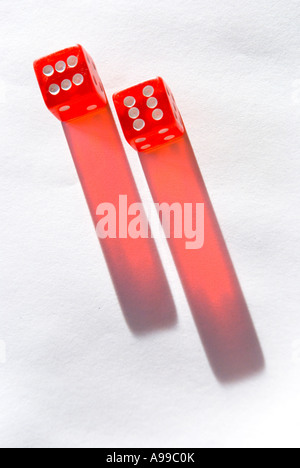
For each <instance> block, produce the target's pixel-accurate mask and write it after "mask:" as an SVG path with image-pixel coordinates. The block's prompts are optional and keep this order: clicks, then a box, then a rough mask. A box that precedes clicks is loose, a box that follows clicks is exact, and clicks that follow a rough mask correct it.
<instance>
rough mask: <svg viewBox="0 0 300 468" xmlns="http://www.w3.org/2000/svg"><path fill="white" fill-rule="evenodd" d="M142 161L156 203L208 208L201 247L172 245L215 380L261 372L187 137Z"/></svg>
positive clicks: (237, 287) (253, 334)
mask: <svg viewBox="0 0 300 468" xmlns="http://www.w3.org/2000/svg"><path fill="white" fill-rule="evenodd" d="M140 160H141V163H142V166H143V169H144V172H145V175H146V178H147V180H148V183H149V187H150V190H151V193H152V196H153V199H154V201H155V202H156V203H162V202H166V203H168V204H170V205H171V204H173V203H178V202H179V203H181V204H182V205H183V204H184V203H193V205H195V203H196V202H197V203H204V207H205V222H204V235H205V240H204V245H203V247H202V248H201V249H199V250H187V249H186V245H185V242H186V239H184V238H183V239H177V238H174V237H171V238H170V239H169V245H170V249H171V252H172V254H173V257H174V260H175V263H176V266H177V269H178V272H179V275H180V278H181V281H182V284H183V287H184V290H185V293H186V296H187V299H188V302H189V305H190V308H191V311H192V314H193V317H194V320H195V323H196V326H197V329H198V332H199V335H200V337H201V339H202V342H203V345H204V348H205V351H206V354H207V357H208V359H209V362H210V365H211V367H212V369H213V371H214V373H215V375H216V377H217V378H218V380H219V381H221V382H230V381H234V380H238V379H241V378H244V377H246V376H249V375H252V374H254V373H257V372H259V371H261V370H262V369H263V368H264V365H265V364H264V357H263V353H262V350H261V347H260V343H259V340H258V338H257V334H256V331H255V328H254V325H253V322H252V320H251V316H250V313H249V310H248V307H247V304H246V301H245V298H244V295H243V293H242V290H241V287H240V284H239V281H238V278H237V275H236V273H235V270H234V267H233V264H232V261H231V258H230V255H229V252H228V250H227V247H226V244H225V241H224V238H223V235H222V232H221V229H220V227H219V224H218V221H217V218H216V215H215V213H214V210H213V207H212V204H211V202H210V199H209V196H208V193H207V190H206V187H205V183H204V181H203V178H202V175H201V172H200V169H199V166H198V164H197V161H196V158H195V155H194V152H193V149H192V147H191V144H190V142H189V139H188V137H187V136H185V137H183V138H181V139H179V140H177V141H175V142H174V143H171V144H169V145H166V146H163V147H160V149H159V150H153V151H149V152H148V153H141V154H140ZM194 221H195V219H194Z"/></svg>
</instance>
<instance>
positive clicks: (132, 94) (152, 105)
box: [113, 78, 185, 152]
mask: <svg viewBox="0 0 300 468" xmlns="http://www.w3.org/2000/svg"><path fill="white" fill-rule="evenodd" d="M113 100H114V104H115V108H116V111H117V114H118V117H119V120H120V123H121V126H122V129H123V132H124V135H125V138H126V140H127V141H128V143H129V144H130V145H131V146H132V147H133V148H134V149H135V150H137V151H141V152H143V151H149V150H151V149H153V148H157V147H158V146H161V145H164V144H167V143H170V142H172V141H173V140H175V139H176V138H178V137H181V136H182V135H183V134H184V132H185V128H184V124H183V121H182V118H181V115H180V113H179V110H178V108H177V105H176V103H175V99H174V96H173V94H172V93H171V91H170V88H169V87H168V86H167V84H166V83H165V82H164V80H163V79H162V78H156V79H154V80H149V81H147V82H145V83H141V84H139V85H136V86H133V87H132V88H128V89H126V90H124V91H121V92H119V93H116V94H114V96H113Z"/></svg>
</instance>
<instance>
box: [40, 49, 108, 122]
mask: <svg viewBox="0 0 300 468" xmlns="http://www.w3.org/2000/svg"><path fill="white" fill-rule="evenodd" d="M34 70H35V73H36V76H37V79H38V82H39V85H40V88H41V91H42V95H43V98H44V101H45V103H46V106H47V107H48V109H49V110H50V111H51V112H52V113H53V114H54V115H55V117H57V118H58V119H59V120H61V121H67V120H71V119H74V118H76V117H80V116H82V115H84V114H86V113H88V112H91V111H93V110H95V109H99V108H101V107H104V106H106V104H107V98H106V95H105V91H104V88H103V85H102V82H101V80H100V78H99V75H98V73H97V70H96V67H95V64H94V62H93V60H92V58H91V57H90V56H89V55H88V53H87V52H86V51H85V50H84V48H83V47H82V46H80V45H77V46H75V47H70V48H68V49H64V50H61V51H60V52H55V54H52V55H48V57H44V58H41V59H40V60H37V61H36V62H34Z"/></svg>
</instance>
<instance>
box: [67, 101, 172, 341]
mask: <svg viewBox="0 0 300 468" xmlns="http://www.w3.org/2000/svg"><path fill="white" fill-rule="evenodd" d="M63 129H64V132H65V135H66V137H67V140H68V144H69V147H70V150H71V153H72V156H73V159H74V163H75V166H76V169H77V172H78V175H79V178H80V181H81V184H82V187H83V190H84V193H85V196H86V199H87V203H88V206H89V209H90V212H91V216H92V219H93V222H94V224H95V226H96V225H97V223H98V222H99V217H98V216H97V214H96V211H97V207H98V205H99V204H100V203H111V204H113V205H114V206H115V207H116V208H117V207H118V206H119V195H127V200H128V205H129V204H132V203H140V201H141V200H140V197H139V194H138V191H137V187H136V184H135V181H134V179H133V176H132V173H131V170H130V166H129V163H128V161H127V157H126V154H125V151H124V148H123V145H122V142H121V140H120V136H119V133H118V130H117V127H116V125H115V122H114V119H113V116H112V114H111V111H110V109H109V107H108V106H107V107H106V108H105V109H102V110H99V111H97V112H94V113H91V114H88V115H86V116H84V117H80V118H78V119H76V120H73V121H70V122H66V123H63ZM117 228H118V226H117ZM100 243H101V247H102V250H103V253H104V256H105V259H106V263H107V266H108V269H109V271H110V275H111V278H112V281H113V284H114V287H115V290H116V293H117V295H118V299H119V303H120V305H121V308H122V310H123V313H124V316H125V319H126V321H127V323H128V326H129V327H130V329H131V330H132V332H133V333H135V334H142V333H147V332H151V331H154V330H157V329H161V328H166V327H170V326H172V325H174V324H175V323H176V321H177V315H176V309H175V304H174V301H173V297H172V294H171V291H170V288H169V285H168V282H167V279H166V276H165V273H164V270H163V266H162V263H161V261H160V257H159V254H158V251H157V248H156V245H155V242H154V240H153V239H151V238H148V239H143V238H138V239H132V238H130V237H127V238H124V239H120V238H115V239H114V238H106V239H101V240H100Z"/></svg>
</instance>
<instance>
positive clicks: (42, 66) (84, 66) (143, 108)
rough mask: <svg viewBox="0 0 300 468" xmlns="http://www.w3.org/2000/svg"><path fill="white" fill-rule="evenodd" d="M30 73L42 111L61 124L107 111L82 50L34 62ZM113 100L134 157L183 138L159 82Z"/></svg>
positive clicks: (180, 123)
mask: <svg viewBox="0 0 300 468" xmlns="http://www.w3.org/2000/svg"><path fill="white" fill-rule="evenodd" d="M34 69H35V73H36V76H37V79H38V82H39V85H40V88H41V91H42V95H43V98H44V101H45V103H46V106H47V107H48V109H49V110H50V111H51V112H52V113H53V114H54V115H55V116H56V117H57V118H58V119H59V120H61V121H63V122H65V121H68V120H72V119H76V118H78V117H82V116H83V115H85V114H87V113H89V112H95V111H96V110H99V109H101V108H103V107H105V106H107V105H108V101H107V97H106V94H105V91H104V87H103V84H102V82H101V79H100V77H99V75H98V73H97V70H96V66H95V64H94V62H93V60H92V58H91V57H90V55H89V54H88V53H87V52H86V51H85V50H84V48H83V47H82V46H80V45H77V46H75V47H70V48H68V49H64V50H62V51H60V52H56V53H55V54H52V55H49V56H47V57H44V58H42V59H40V60H37V61H36V62H35V63H34ZM113 100H114V104H115V107H116V111H117V114H118V117H119V119H120V123H121V126H122V129H123V132H124V135H125V138H126V140H127V141H128V143H129V144H130V145H131V146H132V147H133V148H134V149H136V150H137V151H148V150H150V149H153V148H156V147H158V146H160V145H163V144H166V143H170V142H172V141H173V140H175V139H176V138H178V137H181V136H182V135H183V134H184V132H185V128H184V124H183V121H182V118H181V115H180V113H179V110H178V108H177V105H176V103H175V99H174V96H173V94H172V93H171V91H170V89H169V87H168V86H167V84H166V83H165V82H164V80H163V79H162V78H156V79H154V80H149V81H147V82H145V83H141V84H139V85H136V86H133V87H132V88H128V89H126V90H124V91H120V92H119V93H116V94H114V96H113Z"/></svg>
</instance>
